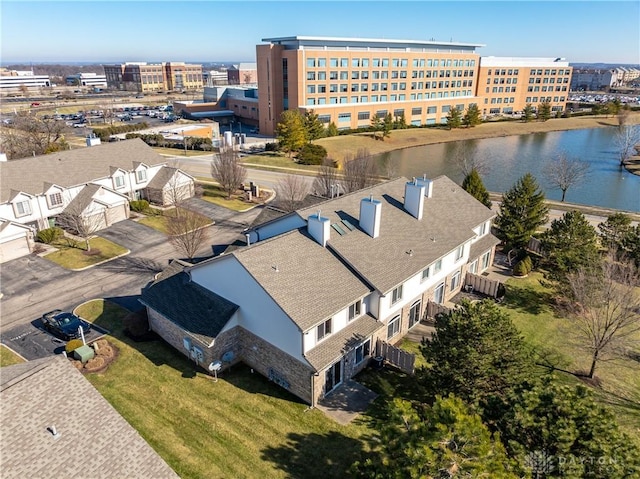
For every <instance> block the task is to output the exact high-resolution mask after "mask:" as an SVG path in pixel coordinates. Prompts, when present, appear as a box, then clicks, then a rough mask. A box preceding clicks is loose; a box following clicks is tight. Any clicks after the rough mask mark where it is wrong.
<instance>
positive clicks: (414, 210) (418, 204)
mask: <svg viewBox="0 0 640 479" xmlns="http://www.w3.org/2000/svg"><path fill="white" fill-rule="evenodd" d="M425 190H426V187H425V186H424V185H418V180H416V179H415V178H414V180H413V181H410V182H408V183H406V184H405V185H404V209H405V210H407V211H408V212H409V214H411V216H413V217H415V218H417V219H419V220H421V219H422V212H423V211H424V196H425Z"/></svg>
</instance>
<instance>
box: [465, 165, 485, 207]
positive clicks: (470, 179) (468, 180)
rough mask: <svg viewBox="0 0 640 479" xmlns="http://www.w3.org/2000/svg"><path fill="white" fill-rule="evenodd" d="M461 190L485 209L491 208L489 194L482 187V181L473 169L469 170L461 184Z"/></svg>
mask: <svg viewBox="0 0 640 479" xmlns="http://www.w3.org/2000/svg"><path fill="white" fill-rule="evenodd" d="M462 189H463V190H464V191H466V192H467V193H469V194H470V195H471V196H473V197H474V198H475V199H476V200H478V201H479V202H480V203H482V204H483V205H485V206H486V207H487V208H491V200H490V199H489V192H488V191H487V189H486V188H485V187H484V183H482V179H481V178H480V175H479V174H478V170H476V169H475V168H474V169H473V170H471V173H469V174H468V175H467V176H466V177H465V178H464V181H463V182H462Z"/></svg>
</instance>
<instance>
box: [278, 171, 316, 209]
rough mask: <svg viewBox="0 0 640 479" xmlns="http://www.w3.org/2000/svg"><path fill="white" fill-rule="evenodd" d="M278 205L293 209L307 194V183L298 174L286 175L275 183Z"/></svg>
mask: <svg viewBox="0 0 640 479" xmlns="http://www.w3.org/2000/svg"><path fill="white" fill-rule="evenodd" d="M276 193H277V195H278V196H277V197H278V207H280V208H282V209H283V210H285V211H294V210H295V209H296V208H297V207H298V205H299V204H300V202H301V201H302V200H304V199H305V198H306V197H307V195H308V194H309V183H307V181H306V180H305V179H304V178H303V177H302V176H299V175H286V176H285V177H283V178H281V179H280V180H278V183H277V184H276Z"/></svg>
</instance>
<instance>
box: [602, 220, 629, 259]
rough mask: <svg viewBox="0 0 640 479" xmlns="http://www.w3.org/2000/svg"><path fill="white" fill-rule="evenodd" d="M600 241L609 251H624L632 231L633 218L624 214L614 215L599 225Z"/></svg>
mask: <svg viewBox="0 0 640 479" xmlns="http://www.w3.org/2000/svg"><path fill="white" fill-rule="evenodd" d="M598 229H599V230H600V241H601V242H602V245H603V246H604V247H605V248H607V249H616V250H622V249H623V248H624V241H625V238H626V237H627V235H628V234H629V232H630V231H631V217H630V216H629V215H626V214H624V213H614V214H612V215H609V216H608V217H607V220H606V221H604V222H602V223H600V224H599V225H598Z"/></svg>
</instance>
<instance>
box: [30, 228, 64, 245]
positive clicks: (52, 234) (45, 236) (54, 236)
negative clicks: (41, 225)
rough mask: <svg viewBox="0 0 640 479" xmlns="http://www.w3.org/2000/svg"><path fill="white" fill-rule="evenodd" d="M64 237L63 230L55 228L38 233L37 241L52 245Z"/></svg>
mask: <svg viewBox="0 0 640 479" xmlns="http://www.w3.org/2000/svg"><path fill="white" fill-rule="evenodd" d="M63 235H64V231H63V230H62V228H58V227H57V226H54V227H53V228H47V229H44V230H41V231H39V232H38V234H37V236H36V240H38V241H39V242H40V243H44V244H51V243H53V242H54V241H56V240H59V239H60V238H62V236H63Z"/></svg>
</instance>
